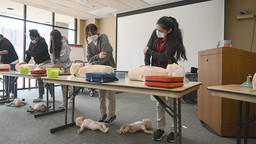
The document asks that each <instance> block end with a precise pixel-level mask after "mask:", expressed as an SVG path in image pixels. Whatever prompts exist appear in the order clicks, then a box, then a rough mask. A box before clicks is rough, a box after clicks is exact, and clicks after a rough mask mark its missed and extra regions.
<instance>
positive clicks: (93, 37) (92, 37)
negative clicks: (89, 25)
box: [90, 34, 99, 41]
mask: <svg viewBox="0 0 256 144" xmlns="http://www.w3.org/2000/svg"><path fill="white" fill-rule="evenodd" d="M98 38H99V35H97V34H96V35H92V36H90V40H91V41H96V40H97V39H98Z"/></svg>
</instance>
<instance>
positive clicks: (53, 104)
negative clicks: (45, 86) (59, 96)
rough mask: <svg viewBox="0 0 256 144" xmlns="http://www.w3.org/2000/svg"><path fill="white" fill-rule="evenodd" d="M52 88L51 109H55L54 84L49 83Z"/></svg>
mask: <svg viewBox="0 0 256 144" xmlns="http://www.w3.org/2000/svg"><path fill="white" fill-rule="evenodd" d="M51 86H52V88H51V89H50V90H51V91H52V95H51V96H52V99H53V102H52V107H53V108H52V109H53V111H55V87H54V84H51Z"/></svg>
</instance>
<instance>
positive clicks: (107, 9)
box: [88, 7, 117, 16]
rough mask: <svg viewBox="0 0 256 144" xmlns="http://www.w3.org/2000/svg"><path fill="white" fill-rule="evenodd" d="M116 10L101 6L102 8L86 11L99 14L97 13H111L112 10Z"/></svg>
mask: <svg viewBox="0 0 256 144" xmlns="http://www.w3.org/2000/svg"><path fill="white" fill-rule="evenodd" d="M116 11H117V10H116V9H113V8H111V7H105V8H102V9H97V10H93V11H88V13H90V14H93V15H96V16H99V15H104V14H109V13H113V12H116Z"/></svg>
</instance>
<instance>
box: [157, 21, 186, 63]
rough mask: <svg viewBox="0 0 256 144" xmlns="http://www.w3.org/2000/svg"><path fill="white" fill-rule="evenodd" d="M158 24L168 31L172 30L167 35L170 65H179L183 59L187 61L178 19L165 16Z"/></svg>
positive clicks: (167, 52)
mask: <svg viewBox="0 0 256 144" xmlns="http://www.w3.org/2000/svg"><path fill="white" fill-rule="evenodd" d="M157 24H158V25H159V26H160V27H162V28H163V29H165V30H167V31H169V30H170V29H172V31H171V32H170V33H168V34H167V43H166V50H165V51H166V52H165V54H166V57H167V60H168V63H177V61H179V60H180V59H181V58H182V59H183V60H187V56H186V50H185V47H184V45H183V39H182V34H181V30H180V29H179V24H178V22H177V21H176V19H175V18H173V17H171V16H170V17H167V16H164V17H161V18H160V19H159V20H158V21H157Z"/></svg>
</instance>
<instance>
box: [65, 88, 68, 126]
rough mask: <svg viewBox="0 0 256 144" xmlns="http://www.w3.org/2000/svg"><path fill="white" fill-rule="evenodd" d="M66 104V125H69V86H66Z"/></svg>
mask: <svg viewBox="0 0 256 144" xmlns="http://www.w3.org/2000/svg"><path fill="white" fill-rule="evenodd" d="M65 98H66V103H65V125H67V121H68V120H67V119H68V118H67V117H68V85H66V97H65Z"/></svg>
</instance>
